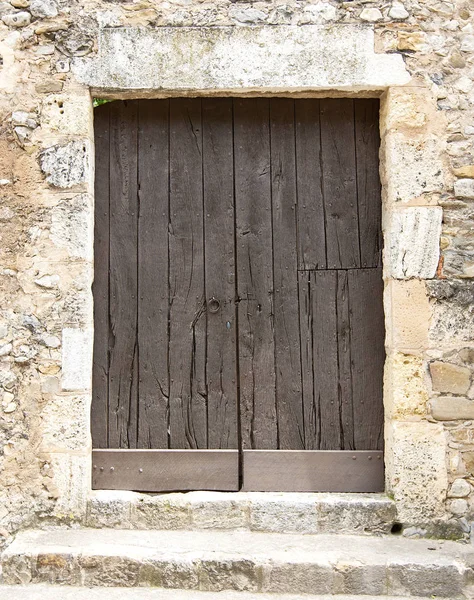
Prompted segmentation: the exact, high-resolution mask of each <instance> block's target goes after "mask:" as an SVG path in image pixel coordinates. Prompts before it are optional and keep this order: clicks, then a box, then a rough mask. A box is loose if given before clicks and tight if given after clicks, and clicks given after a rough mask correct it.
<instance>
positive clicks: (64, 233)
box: [51, 194, 93, 260]
mask: <svg viewBox="0 0 474 600" xmlns="http://www.w3.org/2000/svg"><path fill="white" fill-rule="evenodd" d="M92 217H93V215H92V207H91V200H90V198H89V196H88V195H87V194H81V195H79V196H75V197H74V198H70V199H68V200H62V201H61V202H60V203H59V204H58V205H57V206H56V207H54V209H53V210H52V212H51V240H52V242H53V243H54V244H55V245H57V246H59V247H62V248H66V249H67V251H68V253H69V256H71V257H72V258H84V259H87V260H92V248H93V223H92Z"/></svg>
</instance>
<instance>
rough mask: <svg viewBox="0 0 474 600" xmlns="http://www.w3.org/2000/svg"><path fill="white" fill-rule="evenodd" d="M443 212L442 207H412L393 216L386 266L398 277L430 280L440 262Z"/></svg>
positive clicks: (398, 211) (390, 272) (392, 274)
mask: <svg viewBox="0 0 474 600" xmlns="http://www.w3.org/2000/svg"><path fill="white" fill-rule="evenodd" d="M442 216H443V211H442V209H441V208H440V207H437V206H436V207H425V206H422V207H410V208H405V209H403V210H397V211H394V212H393V213H392V215H391V223H390V229H389V231H388V235H387V237H388V248H387V250H386V258H387V263H388V264H387V268H388V271H389V274H390V275H391V276H392V277H394V278H395V279H410V278H411V277H417V278H420V279H430V278H433V277H434V276H435V274H436V269H437V266H438V261H439V240H440V236H441V221H442Z"/></svg>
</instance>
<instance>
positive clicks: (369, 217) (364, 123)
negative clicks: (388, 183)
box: [354, 98, 382, 267]
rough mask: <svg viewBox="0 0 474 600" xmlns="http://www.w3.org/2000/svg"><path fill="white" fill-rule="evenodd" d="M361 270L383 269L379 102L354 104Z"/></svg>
mask: <svg viewBox="0 0 474 600" xmlns="http://www.w3.org/2000/svg"><path fill="white" fill-rule="evenodd" d="M354 108H355V143H356V159H357V202H358V212H359V239H360V261H361V263H360V266H361V267H380V266H381V265H382V223H381V219H382V200H381V189H380V176H379V148H380V134H379V125H378V118H379V110H380V101H379V100H377V99H375V98H364V99H360V100H357V101H355V102H354Z"/></svg>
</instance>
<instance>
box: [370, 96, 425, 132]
mask: <svg viewBox="0 0 474 600" xmlns="http://www.w3.org/2000/svg"><path fill="white" fill-rule="evenodd" d="M383 98H384V100H383V102H382V105H381V109H380V120H381V133H382V134H383V133H385V132H386V131H390V130H395V131H396V130H399V129H404V128H407V129H415V130H420V129H422V128H424V127H425V126H426V125H427V123H428V119H429V117H430V116H432V115H433V112H434V111H435V110H436V104H435V102H434V100H433V96H432V94H431V92H430V91H429V90H427V89H425V88H414V87H391V88H389V89H388V90H387V92H386V94H385V95H384V97H383Z"/></svg>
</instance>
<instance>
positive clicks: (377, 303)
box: [348, 269, 385, 450]
mask: <svg viewBox="0 0 474 600" xmlns="http://www.w3.org/2000/svg"><path fill="white" fill-rule="evenodd" d="M348 277H349V279H348V283H349V295H350V325H351V363H352V364H351V367H352V395H353V411H354V445H355V449H356V450H382V449H383V420H384V411H383V368H384V362H385V347H384V337H385V335H384V313H383V280H382V269H360V270H355V271H349V274H348Z"/></svg>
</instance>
